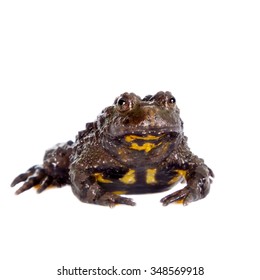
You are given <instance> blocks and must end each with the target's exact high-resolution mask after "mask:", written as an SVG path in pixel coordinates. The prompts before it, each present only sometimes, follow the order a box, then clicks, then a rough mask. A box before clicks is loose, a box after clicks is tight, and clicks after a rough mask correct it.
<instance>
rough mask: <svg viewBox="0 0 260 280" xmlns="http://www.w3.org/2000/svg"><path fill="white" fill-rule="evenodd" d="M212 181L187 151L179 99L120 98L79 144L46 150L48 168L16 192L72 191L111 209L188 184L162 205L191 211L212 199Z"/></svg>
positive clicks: (28, 175) (32, 172)
mask: <svg viewBox="0 0 260 280" xmlns="http://www.w3.org/2000/svg"><path fill="white" fill-rule="evenodd" d="M212 177H214V175H213V172H212V170H211V169H210V168H209V167H207V166H206V165H205V164H204V161H203V159H200V158H198V157H197V156H196V155H194V154H192V152H191V151H190V149H189V147H188V145H187V137H186V136H184V133H183V122H182V120H181V118H180V115H179V109H178V107H177V105H176V100H175V98H174V97H173V95H172V94H171V93H170V92H168V91H166V92H162V91H160V92H158V93H156V94H155V95H153V96H152V95H148V96H146V97H144V98H143V99H141V98H140V97H139V96H138V95H136V94H134V93H123V94H121V95H120V96H119V97H118V98H116V100H115V102H114V104H113V105H112V106H109V107H107V108H105V109H104V110H103V111H102V112H101V114H100V115H99V116H98V117H97V120H96V121H94V122H91V123H87V124H86V128H85V130H83V131H80V132H79V133H78V135H77V136H76V140H75V142H72V141H68V142H66V143H62V144H57V145H56V146H54V147H53V148H51V149H49V150H47V151H46V153H45V156H44V159H43V164H42V165H35V166H33V167H31V168H30V169H29V170H28V171H26V172H25V173H22V174H20V175H19V176H17V177H16V178H15V179H14V181H13V182H12V184H11V186H15V185H16V184H18V183H21V182H23V184H22V186H21V187H20V188H19V189H18V190H17V191H16V194H20V193H22V192H24V191H26V190H29V189H31V188H32V187H37V192H38V193H41V192H42V191H44V190H45V189H46V188H48V187H49V186H51V185H52V186H57V187H61V186H64V185H70V186H71V188H72V191H73V193H74V194H75V195H76V196H77V197H78V198H79V200H81V201H82V202H86V203H93V204H98V205H104V206H110V207H112V206H114V205H116V204H127V205H135V202H134V201H133V200H132V199H131V198H128V197H125V196H122V195H125V194H143V193H155V192H161V191H166V190H169V189H170V188H171V187H172V186H174V185H176V184H177V183H178V182H185V183H186V186H185V187H184V188H182V189H180V190H178V191H175V192H173V193H172V194H169V195H167V196H165V197H164V198H162V199H161V202H162V204H163V205H168V204H170V203H173V202H181V203H183V204H184V205H187V204H188V203H190V202H193V201H196V200H199V199H202V198H204V197H205V196H206V195H207V194H208V193H209V190H210V184H211V182H212Z"/></svg>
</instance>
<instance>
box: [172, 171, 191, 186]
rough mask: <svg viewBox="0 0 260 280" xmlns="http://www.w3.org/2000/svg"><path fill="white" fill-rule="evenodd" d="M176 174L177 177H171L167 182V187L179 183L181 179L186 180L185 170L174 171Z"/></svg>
mask: <svg viewBox="0 0 260 280" xmlns="http://www.w3.org/2000/svg"><path fill="white" fill-rule="evenodd" d="M175 171H176V172H178V175H177V176H175V177H173V178H172V179H171V180H170V181H169V182H168V185H173V184H175V183H177V182H179V181H181V179H183V178H184V179H185V178H186V174H187V171H186V170H181V169H176V170H175Z"/></svg>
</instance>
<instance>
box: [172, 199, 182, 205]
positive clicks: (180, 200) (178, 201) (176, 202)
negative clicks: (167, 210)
mask: <svg viewBox="0 0 260 280" xmlns="http://www.w3.org/2000/svg"><path fill="white" fill-rule="evenodd" d="M183 202H184V198H181V199H179V200H176V201H174V203H175V204H183Z"/></svg>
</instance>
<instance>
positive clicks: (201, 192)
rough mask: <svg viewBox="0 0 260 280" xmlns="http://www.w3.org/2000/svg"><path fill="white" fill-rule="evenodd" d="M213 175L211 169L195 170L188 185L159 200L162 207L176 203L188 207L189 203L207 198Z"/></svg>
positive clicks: (200, 167)
mask: <svg viewBox="0 0 260 280" xmlns="http://www.w3.org/2000/svg"><path fill="white" fill-rule="evenodd" d="M211 177H214V174H213V172H212V170H211V169H209V168H208V167H206V166H205V165H204V166H199V167H197V168H196V170H195V172H194V173H193V174H192V176H190V177H189V178H188V180H187V183H188V185H187V186H186V187H185V188H183V189H181V190H179V191H176V192H174V193H172V194H169V195H167V196H166V197H164V198H162V199H161V202H162V204H163V205H164V206H167V205H168V204H170V203H173V202H177V203H182V204H183V205H188V204H189V203H190V202H193V201H196V200H199V199H202V198H204V197H205V196H207V194H208V193H209V190H210V184H211V182H212V179H211Z"/></svg>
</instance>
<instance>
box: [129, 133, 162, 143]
mask: <svg viewBox="0 0 260 280" xmlns="http://www.w3.org/2000/svg"><path fill="white" fill-rule="evenodd" d="M161 137H162V135H161V136H154V135H150V134H149V135H147V136H138V135H127V136H125V141H126V142H133V141H134V140H136V139H138V140H158V139H160V138H161Z"/></svg>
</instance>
